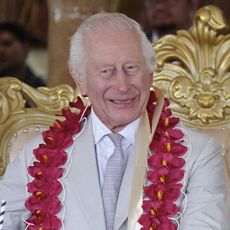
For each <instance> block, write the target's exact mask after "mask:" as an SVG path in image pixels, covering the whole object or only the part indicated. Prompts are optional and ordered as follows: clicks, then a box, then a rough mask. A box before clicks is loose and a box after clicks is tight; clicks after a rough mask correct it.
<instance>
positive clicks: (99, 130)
mask: <svg viewBox="0 0 230 230" xmlns="http://www.w3.org/2000/svg"><path fill="white" fill-rule="evenodd" d="M91 114H92V125H93V133H94V140H95V144H97V143H98V141H100V140H101V138H102V137H103V136H105V135H107V134H109V133H111V130H110V129H109V128H107V127H106V126H105V125H104V124H103V123H102V122H101V120H100V119H99V118H98V117H97V115H96V114H95V112H94V111H93V109H92V112H91ZM139 123H140V118H137V119H136V120H135V121H133V122H131V123H130V124H128V125H127V126H126V127H125V128H124V129H122V130H121V131H120V132H119V134H121V135H122V136H123V137H125V139H126V140H127V141H128V142H129V143H130V144H134V142H135V135H136V132H137V129H138V126H139Z"/></svg>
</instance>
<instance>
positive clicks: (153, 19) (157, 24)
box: [145, 0, 197, 33]
mask: <svg viewBox="0 0 230 230" xmlns="http://www.w3.org/2000/svg"><path fill="white" fill-rule="evenodd" d="M196 4H197V3H196V2H195V1H189V0H146V3H145V5H146V14H147V18H148V21H149V23H150V25H151V26H152V27H153V28H156V30H165V31H166V33H175V31H176V30H178V29H189V27H190V26H191V13H192V12H193V11H194V10H196V7H197V6H196ZM170 29H171V31H170ZM162 33H163V32H162Z"/></svg>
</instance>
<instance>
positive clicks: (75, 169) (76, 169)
mask: <svg viewBox="0 0 230 230" xmlns="http://www.w3.org/2000/svg"><path fill="white" fill-rule="evenodd" d="M187 133H188V135H187V136H189V137H190V138H191V143H192V146H191V153H190V155H189V158H188V160H187V164H186V168H185V171H186V176H185V180H184V192H185V193H186V195H185V196H184V195H182V196H181V198H180V199H179V200H178V205H180V207H181V209H183V210H184V212H183V214H182V217H181V218H180V219H179V221H180V229H181V230H210V229H213V230H229V229H230V227H229V226H230V224H229V219H228V214H227V213H228V208H227V205H226V200H225V199H226V191H225V184H224V183H225V182H224V175H223V160H222V157H221V154H220V151H222V150H221V148H220V147H219V145H218V144H217V143H216V142H215V141H214V140H213V139H212V138H210V137H207V136H205V135H202V134H198V133H197V132H195V131H193V130H190V129H188V130H187ZM41 142H42V139H41V137H40V136H39V137H37V138H36V139H34V140H33V141H30V142H29V143H27V144H26V145H25V147H24V148H23V150H22V151H21V153H20V154H19V156H18V157H17V158H16V159H15V161H13V162H12V163H11V164H9V166H8V167H7V171H6V173H5V176H4V178H3V179H2V180H1V181H0V199H5V200H6V202H7V207H6V214H5V219H4V229H10V230H16V229H25V225H24V224H23V221H22V219H23V217H24V218H25V219H26V216H28V215H29V213H27V214H25V213H26V209H25V207H24V201H25V199H26V197H27V195H28V194H27V192H26V184H27V183H28V181H31V179H32V178H30V177H29V176H28V174H27V173H26V168H27V167H28V166H29V165H31V164H32V162H33V161H34V157H33V154H32V149H34V148H36V147H37V146H38V144H39V143H41ZM67 151H68V154H69V155H70V157H69V160H68V162H67V165H66V167H65V175H64V177H63V178H62V179H61V181H62V183H63V187H64V189H63V192H62V194H61V196H60V199H61V200H62V201H63V203H64V207H63V208H62V211H61V212H60V213H59V217H60V218H63V225H64V228H65V230H73V229H74V230H93V229H96V230H106V228H105V221H104V211H103V204H102V198H101V191H100V182H99V176H98V175H99V174H98V168H97V160H96V154H95V144H94V138H93V132H92V124H91V119H90V118H89V121H88V122H86V125H85V128H84V130H83V131H82V132H81V134H79V135H77V136H76V137H75V143H74V145H73V146H72V147H71V148H69V149H68V150H67ZM186 157H188V155H187V156H186ZM137 163H138V162H137ZM135 164H136V162H135V157H134V154H131V155H130V157H129V159H128V163H127V167H126V170H125V174H124V177H123V181H122V185H121V190H120V195H119V198H118V208H117V212H116V216H115V226H114V230H126V229H127V218H128V209H129V201H130V196H131V187H132V186H131V185H132V180H133V174H134V166H135ZM134 179H135V178H134ZM185 197H186V198H185ZM64 228H63V229H64Z"/></svg>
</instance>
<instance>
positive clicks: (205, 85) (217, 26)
mask: <svg viewBox="0 0 230 230" xmlns="http://www.w3.org/2000/svg"><path fill="white" fill-rule="evenodd" d="M229 32H230V30H229V27H228V25H227V24H226V22H225V19H224V17H223V14H222V12H221V11H220V9H218V8H217V7H215V6H205V7H203V8H201V9H199V10H198V11H197V13H196V15H195V17H194V19H193V28H192V30H191V31H185V30H180V31H177V35H175V36H174V35H166V36H164V37H163V38H161V39H159V40H158V41H156V42H155V43H154V44H153V48H154V50H155V53H156V70H155V74H154V80H155V83H154V84H155V85H156V86H157V87H159V88H161V89H162V90H163V91H164V93H165V95H166V96H167V97H168V98H169V99H170V101H171V106H172V111H173V113H174V114H175V115H177V116H179V117H180V118H181V120H182V121H183V122H184V123H185V124H187V125H188V126H191V127H194V128H197V129H199V130H201V131H202V132H206V133H208V134H210V135H212V136H214V137H215V138H217V139H218V140H219V141H220V143H221V144H222V146H223V147H224V149H225V153H224V155H223V157H224V160H225V166H226V175H227V180H228V188H229V191H230V186H229V185H230V184H229V181H230V34H229Z"/></svg>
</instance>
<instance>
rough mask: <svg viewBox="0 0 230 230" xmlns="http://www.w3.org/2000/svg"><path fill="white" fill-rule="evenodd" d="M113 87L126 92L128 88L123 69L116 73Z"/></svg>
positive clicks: (126, 77)
mask: <svg viewBox="0 0 230 230" xmlns="http://www.w3.org/2000/svg"><path fill="white" fill-rule="evenodd" d="M115 89H116V90H118V91H120V92H123V93H126V92H127V90H128V76H127V75H126V74H125V72H124V71H123V70H121V71H118V72H117V73H116V78H115Z"/></svg>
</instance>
